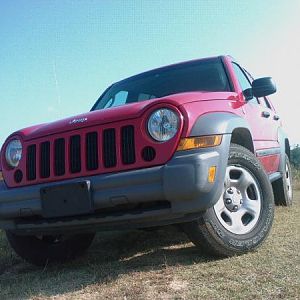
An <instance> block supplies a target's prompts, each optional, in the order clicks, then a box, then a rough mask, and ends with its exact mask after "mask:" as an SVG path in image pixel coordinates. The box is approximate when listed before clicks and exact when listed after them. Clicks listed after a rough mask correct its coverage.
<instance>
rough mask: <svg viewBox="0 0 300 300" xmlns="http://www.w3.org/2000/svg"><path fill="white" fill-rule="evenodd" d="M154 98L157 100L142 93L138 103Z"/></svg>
mask: <svg viewBox="0 0 300 300" xmlns="http://www.w3.org/2000/svg"><path fill="white" fill-rule="evenodd" d="M153 98H155V96H154V95H149V94H144V93H140V94H139V96H138V101H143V100H149V99H153Z"/></svg>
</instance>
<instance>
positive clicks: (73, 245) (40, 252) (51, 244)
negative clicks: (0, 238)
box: [6, 231, 95, 266]
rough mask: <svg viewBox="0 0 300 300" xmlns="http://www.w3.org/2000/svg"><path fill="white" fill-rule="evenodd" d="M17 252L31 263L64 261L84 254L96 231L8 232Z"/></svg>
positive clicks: (42, 264)
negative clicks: (46, 233)
mask: <svg viewBox="0 0 300 300" xmlns="http://www.w3.org/2000/svg"><path fill="white" fill-rule="evenodd" d="M6 236H7V239H8V241H9V243H10V245H11V247H12V248H13V249H14V250H15V252H16V253H17V254H18V255H19V256H20V257H22V258H23V259H25V260H26V261H28V262H29V263H31V264H34V265H37V266H45V265H47V264H48V263H63V262H66V261H68V260H72V259H74V258H76V257H78V256H80V255H82V254H83V253H84V252H85V251H86V250H87V249H88V247H89V246H90V245H91V243H92V241H93V239H94V236H95V233H86V234H75V235H56V236H54V235H44V236H22V235H16V234H14V233H13V232H11V231H7V232H6Z"/></svg>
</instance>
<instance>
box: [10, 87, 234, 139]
mask: <svg viewBox="0 0 300 300" xmlns="http://www.w3.org/2000/svg"><path fill="white" fill-rule="evenodd" d="M236 96H237V94H236V93H232V92H189V93H180V94H174V95H169V96H166V97H163V98H157V99H152V100H151V101H149V100H146V101H141V102H137V103H131V104H127V105H124V106H119V107H114V108H109V109H104V110H96V111H92V112H88V113H84V114H80V115H77V116H73V117H69V118H66V119H62V120H58V121H55V122H51V123H45V124H40V125H35V126H32V127H27V128H24V129H22V130H19V131H17V132H15V133H13V134H12V135H15V134H17V135H20V136H21V137H22V138H23V139H24V140H31V139H35V138H39V137H42V136H47V135H51V134H55V133H61V132H66V131H71V130H74V129H78V128H83V127H88V126H94V125H101V124H107V123H111V122H117V121H121V120H128V119H134V118H137V117H139V116H141V115H142V114H143V113H144V111H145V110H147V109H148V108H149V107H151V106H152V105H155V104H157V103H158V102H161V103H169V104H172V105H174V106H176V107H178V106H180V105H182V104H185V103H188V102H194V101H208V100H220V99H224V100H225V99H228V100H230V99H231V100H234V99H236Z"/></svg>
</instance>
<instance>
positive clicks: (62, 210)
mask: <svg viewBox="0 0 300 300" xmlns="http://www.w3.org/2000/svg"><path fill="white" fill-rule="evenodd" d="M90 185H91V184H90V181H88V180H86V181H80V182H73V183H67V184H58V185H52V186H48V187H44V188H41V190H40V194H41V200H42V214H43V217H45V218H55V217H65V216H76V215H83V214H89V213H92V212H93V205H92V200H91V191H90Z"/></svg>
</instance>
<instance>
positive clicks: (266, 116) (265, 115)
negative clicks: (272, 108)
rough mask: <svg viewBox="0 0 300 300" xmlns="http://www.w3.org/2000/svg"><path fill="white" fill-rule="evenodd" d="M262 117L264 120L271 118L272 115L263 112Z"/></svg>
mask: <svg viewBox="0 0 300 300" xmlns="http://www.w3.org/2000/svg"><path fill="white" fill-rule="evenodd" d="M261 116H262V117H264V118H269V117H270V113H269V112H268V111H263V112H262V114H261Z"/></svg>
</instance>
